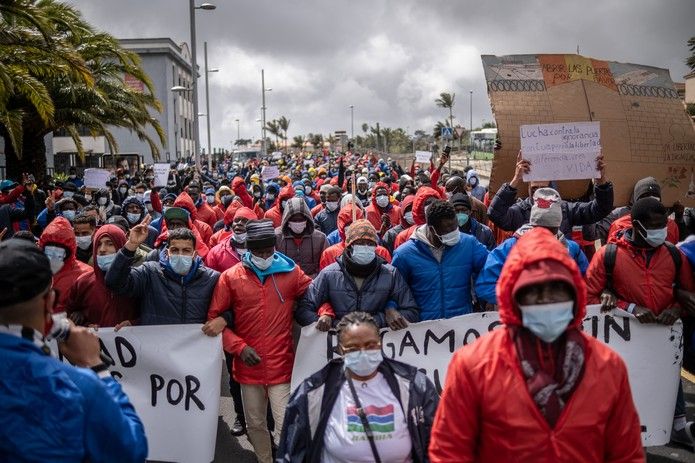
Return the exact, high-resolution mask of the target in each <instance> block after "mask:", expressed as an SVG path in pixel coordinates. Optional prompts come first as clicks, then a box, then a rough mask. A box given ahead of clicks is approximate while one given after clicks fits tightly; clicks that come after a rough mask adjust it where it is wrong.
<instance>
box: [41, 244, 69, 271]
mask: <svg viewBox="0 0 695 463" xmlns="http://www.w3.org/2000/svg"><path fill="white" fill-rule="evenodd" d="M43 253H44V254H46V257H48V262H49V264H50V265H51V272H52V273H53V275H55V274H56V273H58V272H60V269H61V268H63V265H64V264H65V257H66V256H67V252H65V249H63V248H60V247H58V246H46V247H45V248H44V249H43Z"/></svg>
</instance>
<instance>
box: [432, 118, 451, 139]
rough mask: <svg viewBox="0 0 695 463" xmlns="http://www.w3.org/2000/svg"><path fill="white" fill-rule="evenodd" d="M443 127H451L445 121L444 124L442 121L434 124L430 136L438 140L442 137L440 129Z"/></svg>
mask: <svg viewBox="0 0 695 463" xmlns="http://www.w3.org/2000/svg"><path fill="white" fill-rule="evenodd" d="M445 127H451V125H449V121H447V120H445V121H444V122H442V121H437V123H436V124H434V129H432V135H433V136H434V138H435V139H437V140H439V138H441V136H442V129H443V128H445Z"/></svg>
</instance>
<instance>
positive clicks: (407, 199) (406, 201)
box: [401, 195, 415, 230]
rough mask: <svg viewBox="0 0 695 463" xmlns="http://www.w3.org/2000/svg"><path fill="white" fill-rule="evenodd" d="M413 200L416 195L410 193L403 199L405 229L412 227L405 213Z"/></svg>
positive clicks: (402, 222) (402, 215)
mask: <svg viewBox="0 0 695 463" xmlns="http://www.w3.org/2000/svg"><path fill="white" fill-rule="evenodd" d="M413 201H415V196H414V195H408V196H406V197H405V199H404V200H403V201H401V226H402V227H403V229H404V230H405V229H406V228H409V227H410V224H409V223H408V222H406V221H405V213H406V212H407V211H406V209H407V208H408V206H410V205H411V204H413ZM410 211H411V212H412V208H411V209H410Z"/></svg>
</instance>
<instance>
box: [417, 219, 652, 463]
mask: <svg viewBox="0 0 695 463" xmlns="http://www.w3.org/2000/svg"><path fill="white" fill-rule="evenodd" d="M497 301H498V303H499V313H500V320H501V321H502V323H503V326H502V327H501V328H498V329H496V330H494V331H492V332H491V333H488V334H486V335H484V336H483V337H481V338H480V339H478V340H477V341H476V342H475V343H472V344H469V345H467V346H465V347H463V348H462V349H460V350H459V351H457V352H456V353H455V354H454V357H453V359H452V361H451V363H450V364H449V370H448V372H447V377H446V384H445V386H444V392H443V394H442V399H441V401H440V403H439V409H438V410H437V415H436V417H435V421H434V425H433V427H432V434H431V441H430V459H431V461H432V462H433V463H439V462H446V463H449V462H452V461H456V462H474V461H478V462H488V461H490V462H497V461H500V462H501V461H533V462H541V463H544V462H547V463H551V462H552V463H555V462H561V461H562V462H578V461H581V462H621V463H628V462H634V463H637V462H643V461H644V451H643V449H642V442H641V438H640V422H639V418H638V416H637V411H636V410H635V405H634V403H633V401H632V393H631V391H630V384H629V382H628V377H627V369H626V367H625V363H624V362H623V360H622V359H621V358H620V356H619V355H618V354H616V353H615V352H614V351H612V350H611V349H610V348H608V347H607V346H606V345H605V344H603V343H601V341H598V340H596V339H594V338H592V337H591V336H589V335H587V334H585V333H583V332H582V331H581V324H582V320H583V318H584V315H585V314H586V287H585V285H584V280H583V279H582V275H581V273H580V272H579V268H578V267H577V265H576V264H575V262H574V261H573V260H572V258H570V257H569V255H568V254H567V250H566V249H565V247H564V246H563V245H562V244H561V243H560V242H559V241H557V240H556V239H553V235H552V234H551V233H550V232H549V231H548V230H545V229H542V228H535V229H533V230H531V231H530V232H528V233H526V234H525V235H524V236H522V237H521V238H520V239H519V241H518V242H517V244H516V246H514V248H513V249H512V251H511V253H510V254H509V258H508V259H507V262H506V263H505V265H504V268H503V270H502V274H501V276H500V279H499V282H498V284H497ZM597 391H601V392H600V400H597V395H596V394H597Z"/></svg>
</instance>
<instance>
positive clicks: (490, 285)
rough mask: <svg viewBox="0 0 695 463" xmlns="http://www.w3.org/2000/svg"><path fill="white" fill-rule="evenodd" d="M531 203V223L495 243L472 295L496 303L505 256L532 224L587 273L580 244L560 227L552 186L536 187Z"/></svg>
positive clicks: (557, 196)
mask: <svg viewBox="0 0 695 463" xmlns="http://www.w3.org/2000/svg"><path fill="white" fill-rule="evenodd" d="M533 200H534V204H533V206H532V208H531V223H528V224H526V225H524V226H522V227H521V228H519V229H518V230H517V231H516V232H515V233H514V236H512V237H511V238H508V239H506V240H505V241H504V242H503V243H502V244H500V245H499V246H497V247H496V248H495V249H494V250H492V252H490V255H489V256H488V258H487V261H486V262H485V268H484V269H483V271H482V272H481V273H480V275H479V276H478V279H477V281H476V282H475V294H476V296H477V297H478V299H479V300H481V301H484V302H486V303H488V304H497V296H496V295H495V287H496V286H497V280H498V279H499V277H500V273H501V272H502V267H503V266H504V263H505V262H506V261H507V256H508V255H509V252H510V251H511V250H512V248H513V247H514V245H515V244H516V242H517V240H518V239H519V238H520V237H521V236H522V235H523V234H524V233H526V232H527V231H529V230H532V229H533V228H535V227H543V228H547V229H548V230H550V232H551V233H553V234H554V235H555V236H556V237H557V239H558V240H559V241H560V242H561V243H562V244H564V245H565V247H566V248H567V252H568V253H569V255H570V257H572V259H574V261H575V262H576V263H577V265H578V266H579V271H581V272H582V275H584V274H586V270H587V268H588V267H589V261H588V260H587V258H586V255H584V251H582V249H581V247H580V246H579V245H578V244H577V243H575V242H574V241H572V240H568V239H567V238H566V237H565V236H564V235H563V234H562V232H561V231H560V230H559V228H560V224H561V223H562V207H561V204H562V203H561V199H560V194H559V193H558V192H557V191H555V190H553V189H552V188H539V189H538V190H536V192H535V193H534V194H533Z"/></svg>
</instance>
